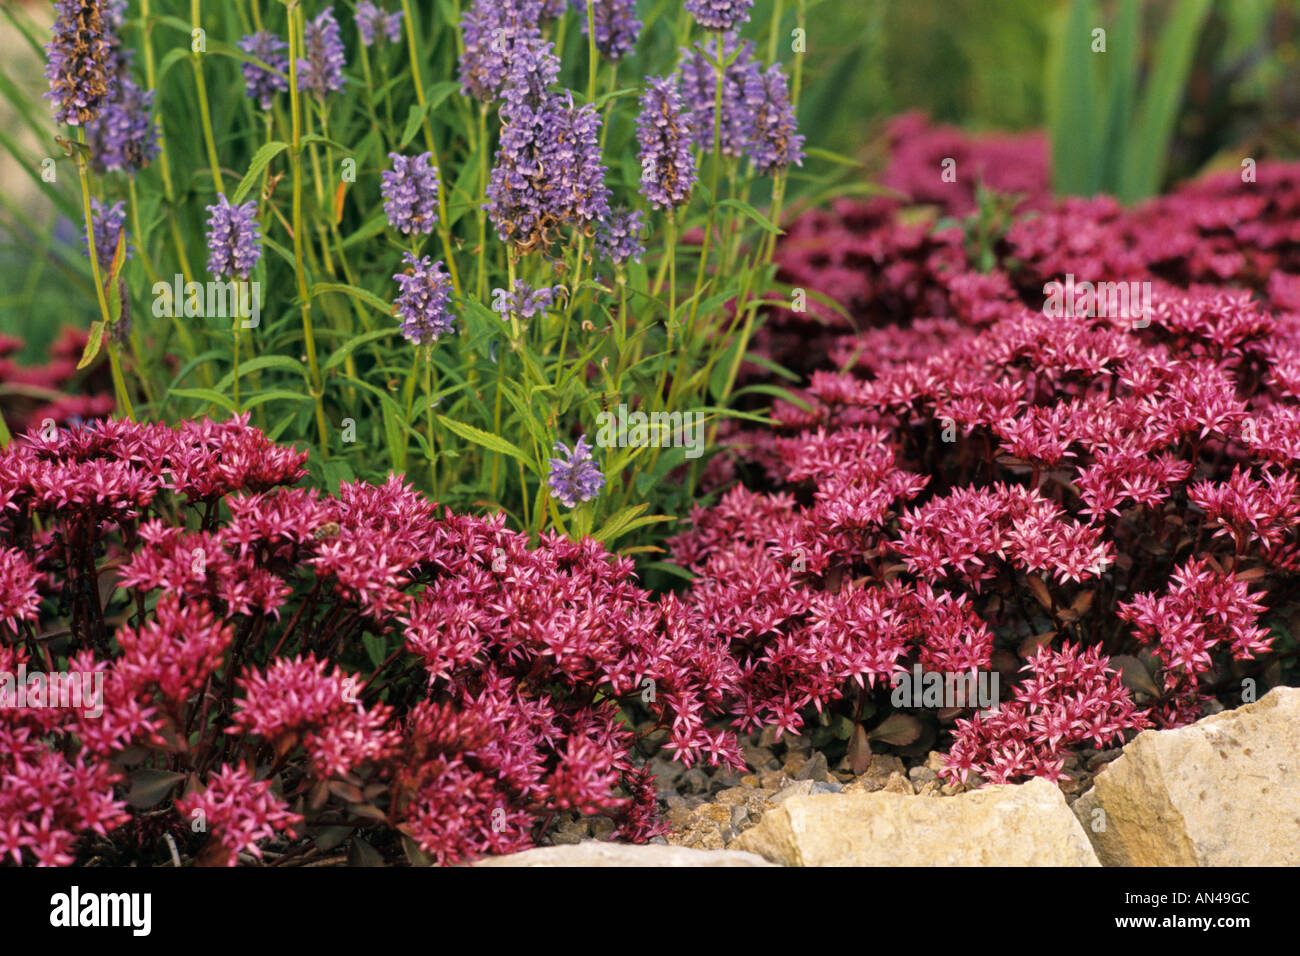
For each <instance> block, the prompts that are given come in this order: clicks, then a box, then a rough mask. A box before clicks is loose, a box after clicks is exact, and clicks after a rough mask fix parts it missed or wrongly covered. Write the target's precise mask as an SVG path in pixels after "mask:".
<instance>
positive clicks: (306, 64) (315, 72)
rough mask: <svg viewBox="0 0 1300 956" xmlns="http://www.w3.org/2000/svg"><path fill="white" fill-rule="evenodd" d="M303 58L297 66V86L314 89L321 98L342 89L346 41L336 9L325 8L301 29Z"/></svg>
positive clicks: (344, 80)
mask: <svg viewBox="0 0 1300 956" xmlns="http://www.w3.org/2000/svg"><path fill="white" fill-rule="evenodd" d="M302 43H303V48H304V49H303V54H304V55H303V59H302V62H301V63H300V64H299V66H298V89H300V90H311V91H312V92H313V93H315V94H316V95H317V96H319V97H321V98H322V99H323V98H324V97H325V94H326V93H331V92H333V91H335V90H340V89H342V88H343V84H344V82H346V78H345V77H344V76H343V66H344V59H343V40H342V39H341V38H340V37H339V22H338V21H337V20H335V19H334V8H333V7H326V8H325V9H324V10H322V11H321V12H320V14H319V15H318V16H317V17H316V19H315V20H308V21H307V24H306V26H305V27H304V28H303V31H302Z"/></svg>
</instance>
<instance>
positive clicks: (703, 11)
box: [686, 0, 754, 31]
mask: <svg viewBox="0 0 1300 956" xmlns="http://www.w3.org/2000/svg"><path fill="white" fill-rule="evenodd" d="M753 6H754V0H686V12H687V13H689V14H690V15H691V16H693V17H695V20H696V22H698V23H699V25H700V26H702V27H704V28H705V29H706V30H723V31H725V30H734V29H735V28H736V27H738V26H740V24H742V23H745V22H746V21H748V20H749V11H750V10H751V9H752V8H753Z"/></svg>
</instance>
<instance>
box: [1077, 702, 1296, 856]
mask: <svg viewBox="0 0 1300 956" xmlns="http://www.w3.org/2000/svg"><path fill="white" fill-rule="evenodd" d="M1073 809H1074V812H1075V814H1076V815H1077V816H1078V818H1079V820H1080V822H1081V823H1082V824H1083V826H1084V829H1085V831H1087V833H1088V836H1089V837H1090V838H1091V839H1092V842H1093V846H1094V847H1095V848H1096V850H1097V856H1098V857H1099V858H1100V859H1101V861H1102V863H1103V864H1105V865H1107V866H1297V865H1300V688H1294V687H1278V688H1275V689H1274V690H1272V691H1270V692H1269V693H1268V694H1266V695H1265V696H1264V697H1262V698H1261V699H1259V700H1258V701H1255V702H1254V703H1252V704H1246V705H1245V706H1243V707H1239V708H1237V709H1236V710H1225V711H1223V712H1222V713H1218V714H1215V715H1213V716H1212V717H1206V718H1204V719H1202V720H1199V721H1197V722H1196V723H1194V724H1190V725H1188V726H1186V727H1180V728H1178V729H1177V730H1146V731H1143V732H1142V733H1140V734H1138V735H1137V737H1135V738H1134V739H1133V740H1132V741H1130V742H1129V744H1128V745H1127V746H1126V747H1125V748H1124V752H1123V753H1122V754H1120V756H1119V758H1118V759H1116V760H1113V761H1111V762H1110V763H1108V764H1106V766H1105V768H1104V769H1103V770H1102V771H1101V772H1100V773H1099V774H1097V777H1096V779H1095V780H1094V782H1093V787H1092V789H1091V790H1089V791H1088V792H1087V793H1085V794H1084V795H1083V796H1081V797H1080V798H1079V799H1078V800H1076V801H1075V803H1074V808H1073ZM1103 824H1104V828H1103Z"/></svg>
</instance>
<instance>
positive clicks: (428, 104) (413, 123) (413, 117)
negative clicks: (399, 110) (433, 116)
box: [397, 80, 460, 149]
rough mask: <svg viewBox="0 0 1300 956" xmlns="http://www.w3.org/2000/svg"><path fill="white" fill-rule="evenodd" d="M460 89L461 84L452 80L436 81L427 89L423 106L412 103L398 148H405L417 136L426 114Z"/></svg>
mask: <svg viewBox="0 0 1300 956" xmlns="http://www.w3.org/2000/svg"><path fill="white" fill-rule="evenodd" d="M458 89H460V84H458V83H456V82H454V81H452V80H443V81H441V82H439V83H434V84H433V85H432V86H430V87H429V89H428V90H426V91H425V94H424V105H423V106H420V105H419V104H418V103H412V104H411V109H410V111H409V112H408V113H407V114H406V125H405V126H404V127H402V138H401V139H399V140H398V141H397V148H398V149H403V148H405V147H406V145H407V144H408V143H409V142H410V141H411V140H413V139H414V138H415V134H416V133H417V132H419V129H420V126H421V125H422V124H423V123H424V117H425V115H426V114H428V113H429V112H430V111H431V110H435V109H437V108H438V107H439V106H441V105H442V101H443V100H445V99H446V98H447V97H449V96H451V94H452V93H455V92H456V90H458Z"/></svg>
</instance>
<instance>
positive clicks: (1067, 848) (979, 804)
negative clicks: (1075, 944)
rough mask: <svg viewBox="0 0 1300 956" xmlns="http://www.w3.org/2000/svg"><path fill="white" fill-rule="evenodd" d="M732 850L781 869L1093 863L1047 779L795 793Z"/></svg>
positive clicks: (1079, 829)
mask: <svg viewBox="0 0 1300 956" xmlns="http://www.w3.org/2000/svg"><path fill="white" fill-rule="evenodd" d="M731 849H732V850H748V851H751V852H754V853H757V854H759V855H761V856H763V857H766V858H767V859H768V860H771V861H772V862H773V863H780V864H783V865H786V866H1097V857H1096V855H1095V854H1094V853H1093V851H1092V846H1091V845H1090V844H1089V843H1088V837H1087V835H1086V834H1085V833H1084V832H1083V828H1082V827H1081V826H1080V825H1079V821H1078V820H1076V819H1075V818H1074V815H1073V814H1072V813H1071V812H1070V808H1069V807H1068V806H1066V803H1065V798H1064V797H1063V796H1062V795H1061V791H1059V790H1058V789H1056V787H1054V786H1052V784H1050V783H1048V782H1047V781H1045V780H1031V781H1030V782H1029V783H1026V784H1021V785H1003V786H994V787H987V788H985V789H983V790H980V791H976V792H973V793H963V794H957V795H955V796H952V797H948V798H946V799H943V800H925V799H921V798H918V797H916V796H908V795H904V794H897V793H888V792H884V791H881V792H877V793H862V792H854V793H836V794H824V795H821V796H808V797H791V798H790V799H789V800H786V801H785V802H784V803H782V804H781V805H780V806H778V807H777V808H776V809H774V810H771V811H769V812H767V813H764V814H763V819H762V821H761V822H760V823H759V824H758V825H757V826H755V827H752V828H750V829H748V830H746V831H745V832H744V833H742V834H741V835H740V836H739V837H737V838H736V839H735V840H734V841H732V843H731Z"/></svg>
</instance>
